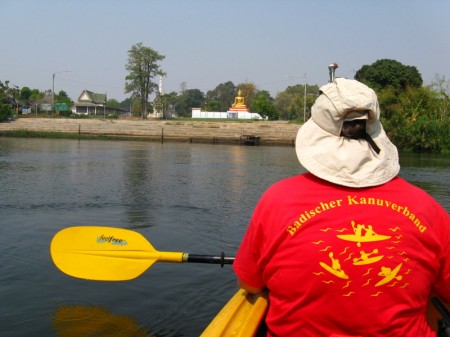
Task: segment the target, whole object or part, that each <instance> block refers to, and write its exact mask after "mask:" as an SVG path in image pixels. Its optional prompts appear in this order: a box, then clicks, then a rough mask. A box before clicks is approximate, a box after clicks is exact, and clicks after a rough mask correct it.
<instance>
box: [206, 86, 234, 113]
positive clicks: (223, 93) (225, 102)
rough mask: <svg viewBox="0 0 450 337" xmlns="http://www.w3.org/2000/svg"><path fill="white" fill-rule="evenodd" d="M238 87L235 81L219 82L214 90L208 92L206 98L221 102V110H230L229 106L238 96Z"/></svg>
mask: <svg viewBox="0 0 450 337" xmlns="http://www.w3.org/2000/svg"><path fill="white" fill-rule="evenodd" d="M236 93H237V88H236V86H235V85H234V84H233V82H231V81H228V82H225V83H221V84H219V85H218V86H217V87H216V88H215V89H214V90H210V91H208V92H207V93H206V99H207V100H208V101H210V100H211V101H217V102H219V106H220V110H219V111H228V108H229V107H230V106H231V104H232V103H233V102H234V98H235V97H236Z"/></svg>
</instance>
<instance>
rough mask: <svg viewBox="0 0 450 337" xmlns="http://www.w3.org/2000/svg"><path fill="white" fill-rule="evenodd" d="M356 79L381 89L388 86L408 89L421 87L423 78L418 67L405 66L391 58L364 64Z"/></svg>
mask: <svg viewBox="0 0 450 337" xmlns="http://www.w3.org/2000/svg"><path fill="white" fill-rule="evenodd" d="M355 79H356V80H358V81H360V82H363V83H365V84H367V85H368V86H369V87H371V88H373V89H376V90H381V89H384V88H387V87H392V88H395V89H406V88H407V87H410V86H411V87H414V88H419V87H420V86H422V83H423V80H422V76H421V75H420V73H419V71H418V70H417V68H416V67H413V66H405V65H403V64H401V63H400V62H398V61H395V60H390V59H382V60H378V61H376V62H375V63H373V64H371V65H364V66H362V68H361V69H359V70H358V71H357V72H356V73H355Z"/></svg>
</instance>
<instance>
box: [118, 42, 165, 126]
mask: <svg viewBox="0 0 450 337" xmlns="http://www.w3.org/2000/svg"><path fill="white" fill-rule="evenodd" d="M164 58H165V56H164V55H161V54H159V53H158V52H156V51H155V50H153V49H151V48H149V47H145V46H143V45H142V43H137V44H135V45H133V46H132V47H131V49H130V50H129V51H128V63H127V65H126V67H125V68H126V70H128V71H129V74H128V75H127V76H126V77H125V80H126V81H128V82H126V83H125V93H133V95H135V96H136V97H139V99H140V102H141V117H142V118H145V117H146V116H147V104H148V97H149V95H150V94H151V93H153V92H154V91H156V90H157V88H158V84H157V83H154V82H152V79H153V78H155V77H156V76H164V75H165V73H164V72H163V71H162V70H161V68H160V66H159V65H158V63H157V62H159V61H162V60H164Z"/></svg>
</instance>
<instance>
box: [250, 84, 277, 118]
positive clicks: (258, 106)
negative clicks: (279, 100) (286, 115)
mask: <svg viewBox="0 0 450 337" xmlns="http://www.w3.org/2000/svg"><path fill="white" fill-rule="evenodd" d="M251 111H254V112H257V113H259V114H260V115H261V116H262V117H267V118H268V119H269V120H271V121H273V120H278V119H279V118H280V116H279V114H278V111H277V108H276V107H275V105H274V99H273V98H272V97H271V96H270V94H269V92H268V91H266V90H262V91H259V92H258V93H257V94H256V95H255V97H254V98H253V103H252V105H251Z"/></svg>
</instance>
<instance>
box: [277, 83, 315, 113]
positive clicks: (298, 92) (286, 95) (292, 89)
mask: <svg viewBox="0 0 450 337" xmlns="http://www.w3.org/2000/svg"><path fill="white" fill-rule="evenodd" d="M318 95H319V87H318V86H317V85H306V99H305V86H304V85H301V84H297V85H294V86H289V87H287V89H286V90H285V91H283V92H280V93H278V94H277V96H276V98H275V106H276V108H277V110H278V113H279V115H280V118H281V119H284V120H302V121H303V118H304V117H306V119H308V117H309V115H310V113H311V107H312V106H313V104H314V102H315V100H316V98H317V96H318ZM305 101H306V106H305ZM304 114H305V115H306V116H303V115H304Z"/></svg>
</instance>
